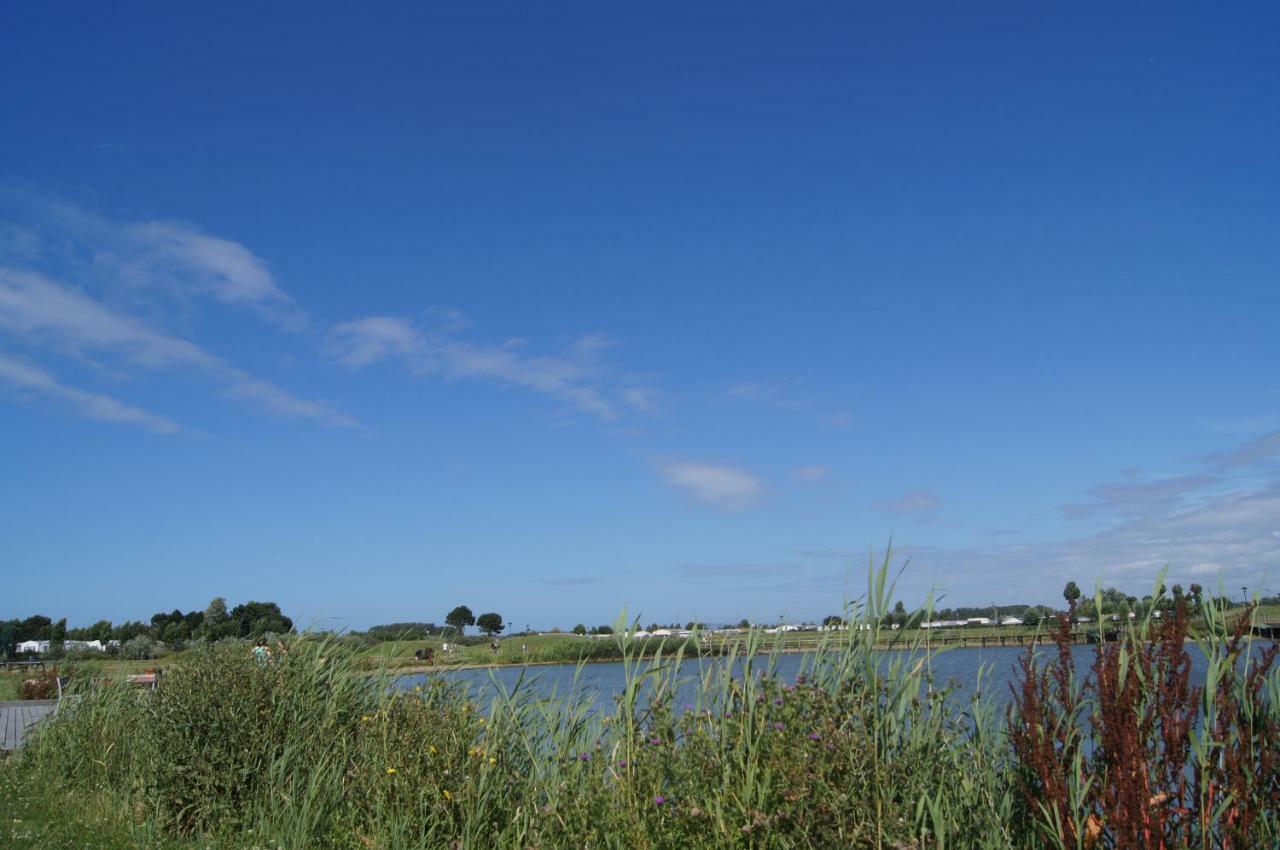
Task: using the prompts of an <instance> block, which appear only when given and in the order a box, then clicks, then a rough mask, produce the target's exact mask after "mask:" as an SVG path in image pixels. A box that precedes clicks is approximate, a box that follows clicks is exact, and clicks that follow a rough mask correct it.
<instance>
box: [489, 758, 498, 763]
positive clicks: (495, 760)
mask: <svg viewBox="0 0 1280 850" xmlns="http://www.w3.org/2000/svg"><path fill="white" fill-rule="evenodd" d="M497 763H498V760H497V759H496V758H494V757H493V756H489V764H497Z"/></svg>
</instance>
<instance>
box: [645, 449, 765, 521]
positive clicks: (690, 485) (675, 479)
mask: <svg viewBox="0 0 1280 850" xmlns="http://www.w3.org/2000/svg"><path fill="white" fill-rule="evenodd" d="M660 472H661V473H662V477H663V479H664V480H665V481H666V482H667V484H668V485H670V486H671V487H674V488H675V489H677V490H680V491H682V492H684V493H685V494H687V495H689V496H691V497H692V498H694V499H696V500H697V501H699V502H702V503H704V504H708V505H711V506H712V507H715V508H719V509H720V510H724V511H740V510H744V509H746V508H749V507H751V506H752V505H753V504H755V503H756V501H757V500H758V499H759V498H760V496H761V494H762V493H763V492H764V486H763V485H762V484H761V482H760V479H758V478H757V477H756V476H754V475H752V474H751V473H750V472H748V471H746V470H745V469H740V468H738V467H734V466H721V465H717V464H711V463H701V462H698V461H683V460H682V461H670V462H668V463H665V464H663V465H662V467H661V469H660Z"/></svg>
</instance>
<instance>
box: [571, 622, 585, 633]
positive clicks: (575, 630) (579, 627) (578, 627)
mask: <svg viewBox="0 0 1280 850" xmlns="http://www.w3.org/2000/svg"><path fill="white" fill-rule="evenodd" d="M573 633H574V634H575V635H585V634H586V633H587V627H586V626H584V625H582V623H578V625H576V626H574V627H573Z"/></svg>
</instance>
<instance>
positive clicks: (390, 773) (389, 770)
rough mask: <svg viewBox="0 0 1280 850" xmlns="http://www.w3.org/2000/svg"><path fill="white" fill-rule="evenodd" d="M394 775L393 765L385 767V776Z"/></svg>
mask: <svg viewBox="0 0 1280 850" xmlns="http://www.w3.org/2000/svg"><path fill="white" fill-rule="evenodd" d="M395 775H396V769H395V768H394V767H389V768H387V776H395Z"/></svg>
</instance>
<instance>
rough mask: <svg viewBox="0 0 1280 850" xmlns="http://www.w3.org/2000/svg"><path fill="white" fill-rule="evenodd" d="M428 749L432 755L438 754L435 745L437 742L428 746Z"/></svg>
mask: <svg viewBox="0 0 1280 850" xmlns="http://www.w3.org/2000/svg"><path fill="white" fill-rule="evenodd" d="M427 750H428V751H429V752H430V753H431V755H435V754H436V745H435V744H432V745H431V746H430V747H428V748H427Z"/></svg>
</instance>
